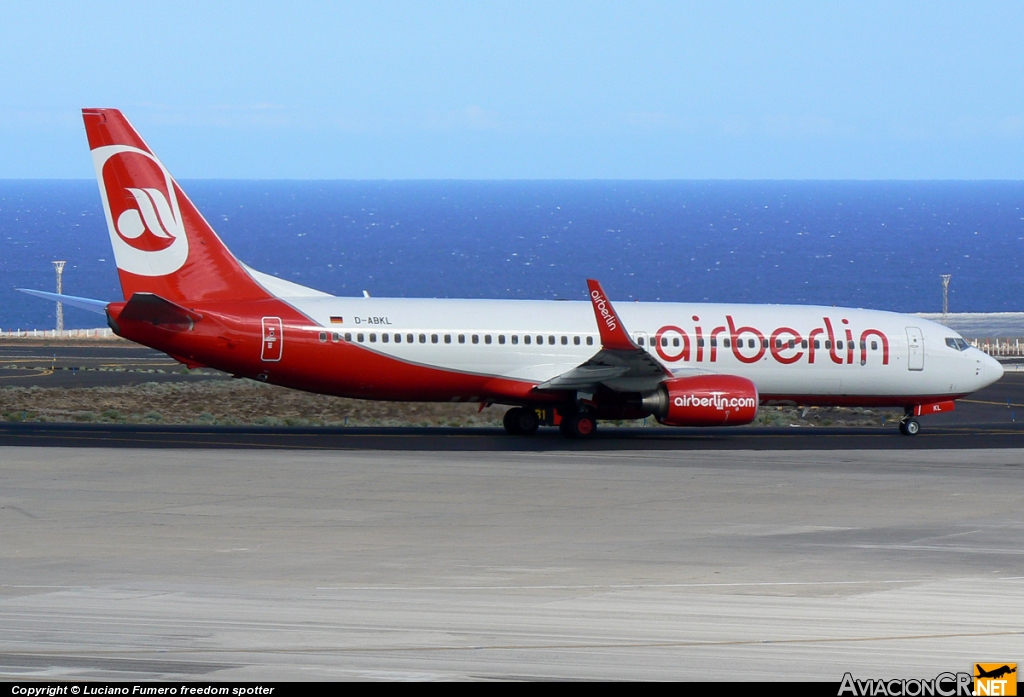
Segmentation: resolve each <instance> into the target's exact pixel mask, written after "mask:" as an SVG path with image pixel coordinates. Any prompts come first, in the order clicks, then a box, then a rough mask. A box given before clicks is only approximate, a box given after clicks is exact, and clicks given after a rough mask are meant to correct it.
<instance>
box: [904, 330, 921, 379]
mask: <svg viewBox="0 0 1024 697" xmlns="http://www.w3.org/2000/svg"><path fill="white" fill-rule="evenodd" d="M907 346H908V347H909V349H910V355H909V356H908V357H907V368H908V369H909V370H924V336H923V335H922V334H921V330H920V329H918V328H917V327H907Z"/></svg>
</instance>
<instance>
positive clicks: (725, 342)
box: [722, 339, 730, 348]
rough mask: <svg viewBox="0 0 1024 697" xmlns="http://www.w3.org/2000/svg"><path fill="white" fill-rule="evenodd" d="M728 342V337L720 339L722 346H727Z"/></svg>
mask: <svg viewBox="0 0 1024 697" xmlns="http://www.w3.org/2000/svg"><path fill="white" fill-rule="evenodd" d="M729 343H730V342H729V339H723V340H722V346H724V347H725V348H729Z"/></svg>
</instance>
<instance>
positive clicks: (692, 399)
mask: <svg viewBox="0 0 1024 697" xmlns="http://www.w3.org/2000/svg"><path fill="white" fill-rule="evenodd" d="M757 404H758V395H757V387H756V386H755V385H754V383H752V382H751V381H750V380H747V379H746V378H741V377H739V376H738V375H697V376H694V377H688V378H674V379H672V380H666V381H665V382H663V383H661V384H660V385H658V388H657V389H656V390H654V391H653V392H650V393H648V394H646V395H644V397H643V401H642V402H641V405H642V407H643V409H644V410H645V411H648V412H650V413H651V414H653V415H654V417H655V418H656V419H658V422H659V423H662V424H664V425H666V426H742V425H744V424H749V423H750V422H751V421H753V420H754V418H755V417H756V416H757Z"/></svg>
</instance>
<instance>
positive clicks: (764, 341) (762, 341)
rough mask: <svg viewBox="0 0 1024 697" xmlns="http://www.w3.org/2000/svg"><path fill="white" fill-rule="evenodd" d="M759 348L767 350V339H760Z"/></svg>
mask: <svg viewBox="0 0 1024 697" xmlns="http://www.w3.org/2000/svg"><path fill="white" fill-rule="evenodd" d="M761 346H762V347H764V348H768V339H761Z"/></svg>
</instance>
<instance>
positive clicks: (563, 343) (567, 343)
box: [562, 336, 569, 346]
mask: <svg viewBox="0 0 1024 697" xmlns="http://www.w3.org/2000/svg"><path fill="white" fill-rule="evenodd" d="M568 345H569V337H567V336H563V337H562V346H568Z"/></svg>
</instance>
